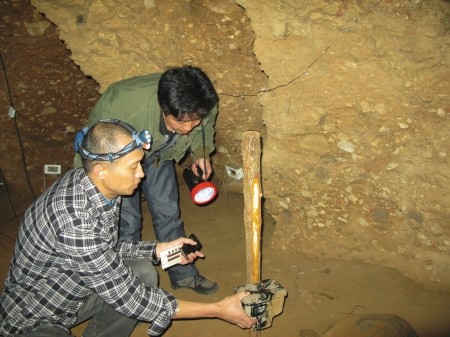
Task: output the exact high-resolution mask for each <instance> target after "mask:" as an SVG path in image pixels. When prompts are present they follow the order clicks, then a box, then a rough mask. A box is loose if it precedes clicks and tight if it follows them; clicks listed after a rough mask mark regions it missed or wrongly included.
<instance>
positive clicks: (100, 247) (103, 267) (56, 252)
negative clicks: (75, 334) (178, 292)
mask: <svg viewBox="0 0 450 337" xmlns="http://www.w3.org/2000/svg"><path fill="white" fill-rule="evenodd" d="M85 131H86V132H85V133H82V134H81V135H80V136H79V137H78V138H77V140H76V141H75V145H74V146H75V148H76V149H77V151H78V152H79V153H80V152H81V153H82V157H83V168H78V169H74V170H71V171H69V172H67V173H66V174H65V175H63V176H62V177H61V178H59V179H58V180H57V181H56V182H55V183H54V184H53V185H52V186H50V187H49V189H48V190H47V191H45V192H44V193H43V194H42V195H41V196H40V197H39V198H38V199H37V200H36V201H35V202H34V203H33V204H32V205H31V206H30V207H29V208H28V210H27V211H26V212H25V215H24V217H23V221H22V223H21V225H20V228H19V233H18V237H17V240H16V246H15V250H14V257H13V259H12V262H11V267H10V269H9V273H8V275H7V278H6V280H5V283H4V292H3V294H2V296H1V297H0V335H1V336H4V337H12V336H23V337H70V336H71V334H70V331H69V329H70V328H71V327H73V326H75V325H77V324H79V323H81V322H83V321H85V320H87V319H89V318H91V320H90V322H89V324H88V325H87V327H86V329H85V330H84V332H83V336H84V337H93V336H96V337H109V336H114V337H125V336H129V335H130V334H131V332H132V330H133V329H134V326H135V325H136V323H137V321H146V322H152V324H151V326H150V328H149V330H148V333H149V335H150V336H157V335H160V334H162V333H163V332H164V330H165V329H166V328H167V327H168V325H169V324H170V322H171V320H172V319H178V318H180V319H182V318H200V317H209V318H211V317H216V318H220V319H223V320H225V321H227V322H229V323H232V324H235V325H237V326H239V327H241V328H250V327H251V326H252V325H253V324H255V323H256V320H254V319H251V318H250V317H249V316H247V315H246V314H245V312H244V310H243V309H242V306H241V299H242V298H244V297H245V296H246V295H248V293H246V292H241V293H239V294H236V295H233V296H229V297H226V298H224V299H222V300H220V301H218V302H215V303H200V302H190V301H183V300H178V299H176V298H175V297H174V296H173V295H172V294H170V293H169V292H167V291H165V290H163V289H161V288H158V287H157V284H158V275H157V272H156V269H155V268H154V267H153V265H152V262H153V263H157V261H158V258H159V257H160V253H161V251H164V250H167V249H170V248H173V247H176V246H178V245H180V244H183V243H186V244H191V245H193V244H195V242H194V241H193V240H190V239H187V238H184V237H180V238H177V239H176V240H173V241H171V242H157V241H129V240H128V241H122V242H117V237H118V217H119V208H120V203H121V198H122V197H121V195H129V194H131V193H133V191H134V189H135V188H136V187H137V186H138V184H139V182H140V181H141V179H142V178H143V177H144V171H143V169H142V166H141V160H142V158H143V156H144V150H143V149H142V147H146V146H148V142H147V141H146V139H145V138H144V141H143V142H140V140H139V139H140V138H134V133H131V132H130V128H129V127H126V126H125V125H124V123H122V122H120V121H114V120H105V121H100V122H98V123H96V124H95V125H93V126H92V127H89V128H88V129H87V130H85ZM130 144H131V146H130ZM124 149H125V150H124ZM118 154H119V155H118ZM113 157H115V158H116V159H114V160H112V161H111V160H110V158H113ZM197 257H203V254H202V253H200V252H194V253H190V254H189V255H187V257H186V258H185V257H181V263H182V264H189V263H192V262H193V261H194V260H195V259H196V258H197Z"/></svg>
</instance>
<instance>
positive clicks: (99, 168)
mask: <svg viewBox="0 0 450 337" xmlns="http://www.w3.org/2000/svg"><path fill="white" fill-rule="evenodd" d="M92 173H94V175H95V176H96V177H97V179H100V180H103V179H104V178H105V175H106V173H107V172H106V167H105V166H104V165H102V164H100V163H98V164H96V165H95V166H94V168H93V169H92Z"/></svg>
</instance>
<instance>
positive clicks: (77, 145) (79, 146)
mask: <svg viewBox="0 0 450 337" xmlns="http://www.w3.org/2000/svg"><path fill="white" fill-rule="evenodd" d="M98 123H114V124H118V125H121V126H123V127H124V128H125V129H127V130H129V131H130V132H131V137H132V138H133V140H132V141H131V142H130V143H128V144H127V145H125V146H124V147H123V148H122V149H121V150H119V151H117V152H110V153H93V152H89V151H88V150H86V149H85V147H84V138H85V137H86V135H87V133H88V132H89V130H90V129H91V128H92V127H93V126H94V125H96V124H98ZM151 141H152V136H151V135H150V132H149V131H148V130H143V131H140V132H137V131H136V130H135V129H134V128H133V127H132V126H131V125H129V124H127V123H124V122H122V121H120V120H118V119H102V120H99V121H98V122H96V123H94V124H93V125H91V126H86V127H84V128H82V129H81V130H80V131H78V132H77V133H76V135H75V141H74V143H73V148H74V150H75V152H77V153H79V154H80V156H81V157H82V158H84V159H87V160H89V161H97V160H98V161H109V162H113V161H114V160H116V159H119V158H121V157H123V156H125V155H127V154H128V153H130V152H132V151H134V150H135V149H137V148H139V147H142V148H144V149H147V150H148V149H150V145H151Z"/></svg>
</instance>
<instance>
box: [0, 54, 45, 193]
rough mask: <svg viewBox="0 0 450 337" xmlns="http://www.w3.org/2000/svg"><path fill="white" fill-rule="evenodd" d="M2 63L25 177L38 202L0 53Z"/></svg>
mask: <svg viewBox="0 0 450 337" xmlns="http://www.w3.org/2000/svg"><path fill="white" fill-rule="evenodd" d="M0 62H1V64H2V70H3V74H4V75H5V84H6V87H5V91H6V95H7V96H8V99H9V106H10V110H11V109H12V110H13V111H14V115H13V116H12V117H11V118H13V119H14V127H15V129H16V134H17V139H18V140H19V146H20V150H21V155H22V156H21V157H22V162H23V167H24V171H25V176H26V178H27V183H28V187H29V189H30V191H31V194H32V195H33V198H34V200H36V194H34V191H33V186H32V185H31V182H30V176H29V175H28V171H27V163H26V159H25V150H24V148H23V144H22V137H21V136H20V130H19V126H18V124H17V117H16V115H17V112H16V109H15V108H14V104H13V100H12V96H11V89H10V86H9V81H8V73H7V72H6V66H5V62H4V61H3V56H2V54H1V53H0ZM8 198H9V195H8Z"/></svg>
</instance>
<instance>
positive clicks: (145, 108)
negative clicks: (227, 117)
mask: <svg viewBox="0 0 450 337" xmlns="http://www.w3.org/2000/svg"><path fill="white" fill-rule="evenodd" d="M161 75H162V74H161V73H157V74H150V75H143V76H137V77H131V78H128V79H125V80H122V81H119V82H116V83H113V84H112V85H111V86H109V87H108V88H107V89H106V91H105V92H104V93H103V95H102V96H101V97H100V99H99V100H98V102H97V104H96V105H95V107H94V108H93V109H92V111H91V114H90V116H89V120H88V125H91V124H93V123H94V122H96V121H98V120H100V119H104V118H115V119H119V120H121V121H123V122H126V123H128V124H130V125H131V126H132V127H133V128H135V129H136V130H137V131H141V130H145V129H147V130H148V131H149V132H150V134H151V135H152V146H151V148H150V150H147V151H145V152H146V154H145V158H148V157H149V156H150V155H151V154H153V153H154V152H155V151H156V150H158V149H159V148H160V147H161V145H163V144H164V143H165V137H164V136H163V135H162V134H161V133H160V131H159V126H160V119H161V113H162V112H161V109H160V107H159V104H158V96H157V90H158V82H159V79H160V78H161ZM216 117H217V106H216V107H214V108H213V110H211V113H210V114H209V115H208V116H207V117H205V118H203V120H202V123H201V124H200V125H199V126H197V127H195V128H194V129H193V130H192V131H191V132H190V133H188V134H187V135H178V138H177V140H176V143H175V145H174V146H173V147H172V148H168V149H165V150H163V151H161V153H160V155H161V160H170V159H174V160H175V161H177V162H178V161H180V160H181V159H182V158H183V157H184V155H185V154H186V151H188V150H189V149H190V151H191V153H192V156H193V160H194V161H195V160H197V159H199V158H203V157H204V153H206V156H207V158H206V159H209V155H210V154H211V152H213V151H214V149H215V147H214V124H215V121H216ZM202 124H203V125H204V128H205V152H204V151H203V140H202ZM74 163H75V167H80V166H82V165H81V157H80V155H78V154H76V156H75V160H74Z"/></svg>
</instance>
